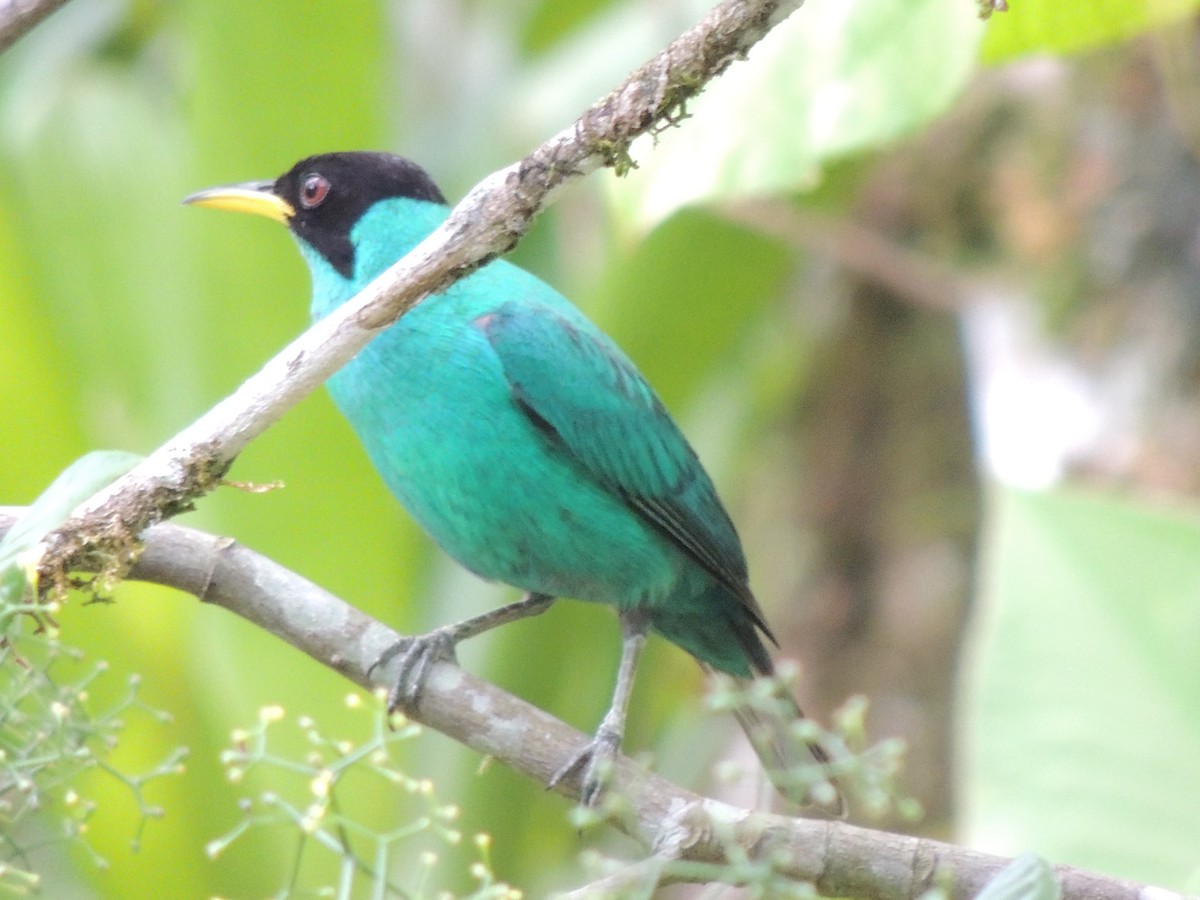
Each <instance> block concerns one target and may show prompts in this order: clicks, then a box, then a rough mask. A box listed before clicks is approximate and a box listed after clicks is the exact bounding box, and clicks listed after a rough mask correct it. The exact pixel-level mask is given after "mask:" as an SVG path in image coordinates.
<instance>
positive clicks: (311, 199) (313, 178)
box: [300, 172, 329, 209]
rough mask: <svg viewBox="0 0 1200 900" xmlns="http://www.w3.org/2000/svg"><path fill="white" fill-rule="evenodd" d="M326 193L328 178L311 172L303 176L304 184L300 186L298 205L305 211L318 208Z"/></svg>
mask: <svg viewBox="0 0 1200 900" xmlns="http://www.w3.org/2000/svg"><path fill="white" fill-rule="evenodd" d="M328 193H329V179H328V178H326V177H325V176H324V175H318V174H317V173H316V172H313V173H312V174H310V175H305V176H304V182H303V184H301V186H300V205H301V206H303V207H304V208H305V209H312V208H313V207H314V206H320V205H321V203H322V201H324V199H325V197H326V195H328Z"/></svg>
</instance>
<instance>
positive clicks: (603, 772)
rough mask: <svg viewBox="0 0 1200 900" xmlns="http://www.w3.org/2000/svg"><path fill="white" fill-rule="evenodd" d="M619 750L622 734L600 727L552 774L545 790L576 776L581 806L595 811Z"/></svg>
mask: <svg viewBox="0 0 1200 900" xmlns="http://www.w3.org/2000/svg"><path fill="white" fill-rule="evenodd" d="M620 749H621V733H620V732H619V731H615V730H613V729H611V728H607V727H605V726H604V725H601V726H600V728H599V730H598V731H597V732H596V736H595V737H594V738H592V740H591V741H590V742H589V743H588V745H587V746H586V747H584V748H583V749H582V750H580V751H579V752H578V753H576V754H575V755H574V756H572V757H571V758H570V759H569V760H567V762H566V764H564V765H563V766H562V767H561V768H559V770H558V771H557V772H555V773H554V775H553V776H552V777H551V779H550V782H549V784H547V785H546V787H547V788H548V789H551V788H554V787H556V786H557V785H558V784H559V782H561V781H562V780H563V779H564V778H567V777H569V776H570V775H571V774H573V773H575V772H579V773H580V781H579V783H580V801H581V802H582V804H583V805H584V806H587V807H589V808H593V807H595V806H596V802H597V801H598V800H599V799H600V794H601V793H603V791H604V788H605V786H606V785H607V784H608V781H609V778H610V777H611V776H612V772H613V767H614V766H615V764H616V761H617V753H618V752H619V751H620Z"/></svg>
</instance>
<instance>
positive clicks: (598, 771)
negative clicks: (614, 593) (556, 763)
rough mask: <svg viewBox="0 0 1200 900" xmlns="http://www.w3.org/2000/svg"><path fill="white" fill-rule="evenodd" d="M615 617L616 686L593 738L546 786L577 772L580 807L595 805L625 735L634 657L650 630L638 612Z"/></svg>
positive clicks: (552, 785)
mask: <svg viewBox="0 0 1200 900" xmlns="http://www.w3.org/2000/svg"><path fill="white" fill-rule="evenodd" d="M619 615H620V621H621V666H620V668H619V669H617V686H616V687H615V688H614V689H613V698H612V703H611V704H610V705H609V707H608V712H607V713H606V714H605V716H604V719H603V721H601V722H600V727H599V728H597V729H596V735H595V737H593V738H592V740H591V742H590V743H588V745H587V746H586V747H584V748H583V749H582V750H580V751H579V752H578V753H576V754H575V755H574V756H572V757H571V758H570V759H569V760H567V762H566V764H565V765H564V766H562V768H560V769H559V770H558V771H557V772H555V773H554V777H552V778H551V779H550V783H549V784H548V785H547V787H550V788H552V787H554V786H555V785H557V784H558V783H559V782H560V781H562V780H563V779H564V778H566V777H567V776H568V775H570V774H571V773H572V772H575V771H577V770H581V771H582V774H581V797H582V799H583V804H584V806H594V805H595V803H596V800H597V799H598V798H599V796H600V792H601V790H602V789H603V788H604V782H605V780H606V779H607V778H608V775H609V773H610V772H611V771H612V765H613V762H614V761H615V760H616V758H617V753H618V752H619V751H620V749H621V739H622V738H623V737H624V736H625V713H626V711H627V710H628V709H629V695H630V694H631V693H632V692H633V675H634V672H635V670H636V669H637V661H638V656H639V655H640V654H641V652H642V647H643V646H644V645H645V643H646V631H647V630H648V629H649V627H650V621H649V618H648V617H647V616H646V614H645V613H644V612H643V611H642V610H626V611H622V612H621V613H620V614H619Z"/></svg>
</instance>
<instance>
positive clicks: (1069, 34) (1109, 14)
mask: <svg viewBox="0 0 1200 900" xmlns="http://www.w3.org/2000/svg"><path fill="white" fill-rule="evenodd" d="M1198 8H1200V2H1197V0H1095V2H1092V0H1069V2H1059V3H1033V2H1029V0H1013V2H1011V3H1010V4H1009V8H1008V11H1007V12H1004V13H996V14H995V15H993V16H992V17H991V18H990V19H989V20H988V25H987V35H986V36H985V37H984V39H983V45H982V47H981V53H982V58H983V61H984V62H988V63H1001V62H1007V61H1008V60H1010V59H1014V58H1016V57H1018V56H1024V55H1026V54H1029V53H1051V54H1066V53H1078V52H1080V51H1083V50H1089V49H1092V48H1094V47H1101V46H1104V45H1105V44H1112V43H1116V42H1117V41H1123V40H1127V39H1129V38H1131V37H1135V36H1137V35H1139V34H1142V33H1143V32H1146V31H1150V30H1152V29H1155V28H1161V27H1162V26H1164V25H1168V24H1170V23H1171V22H1176V21H1179V20H1180V19H1183V18H1185V17H1187V16H1189V15H1191V14H1192V13H1194V12H1195V11H1196V10H1197V9H1198Z"/></svg>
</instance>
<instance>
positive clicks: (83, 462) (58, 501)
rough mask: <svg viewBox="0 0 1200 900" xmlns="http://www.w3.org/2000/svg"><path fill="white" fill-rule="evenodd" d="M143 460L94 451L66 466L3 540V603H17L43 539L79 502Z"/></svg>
mask: <svg viewBox="0 0 1200 900" xmlns="http://www.w3.org/2000/svg"><path fill="white" fill-rule="evenodd" d="M141 459H142V457H140V456H138V455H137V454H136V453H126V452H125V451H123V450H94V451H92V452H91V453H88V454H87V455H86V456H81V457H80V458H79V459H77V460H75V462H73V463H71V465H69V466H67V468H66V469H64V470H63V471H62V474H60V475H59V476H58V477H57V478H55V479H54V481H52V482H51V483H50V486H49V487H48V488H46V490H44V491H42V493H41V494H40V495H39V496H38V498H37V499H36V500H34V501H33V503H32V504H31V505H30V507H29V509H28V510H27V511H26V512H25V515H23V516H21V518H20V519H18V520H17V522H16V524H14V525H13V527H12V528H10V529H9V531H8V534H6V535H5V536H4V540H2V541H0V603H3V604H9V603H18V602H20V600H21V595H22V594H23V593H24V592H25V587H26V584H27V583H32V580H33V579H32V577H31V576H30V575H28V574H27V570H28V569H29V568H30V567H31V566H33V565H36V559H32V558H31V554H33V553H34V551H35V549H36V548H37V546H38V544H40V543H41V540H42V538H43V537H45V536H46V535H47V534H48V533H50V532H51V531H53V530H54V529H55V528H57V527H58V526H59V525H61V524H62V523H63V522H65V521H66V520H67V519H68V518H69V517H70V515H71V513H72V512H73V511H74V510H75V508H76V507H77V506H79V504H80V503H82V502H83V501H84V500H86V499H88V498H89V497H91V496H92V495H93V494H95V493H96V492H97V491H99V490H101V489H102V488H104V487H106V486H108V485H109V484H112V483H113V482H114V481H116V480H117V479H118V478H120V477H121V476H122V475H124V474H125V473H126V472H128V471H129V470H130V469H132V468H133V467H134V466H135V465H137V464H138V463H139V462H140V461H141Z"/></svg>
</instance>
